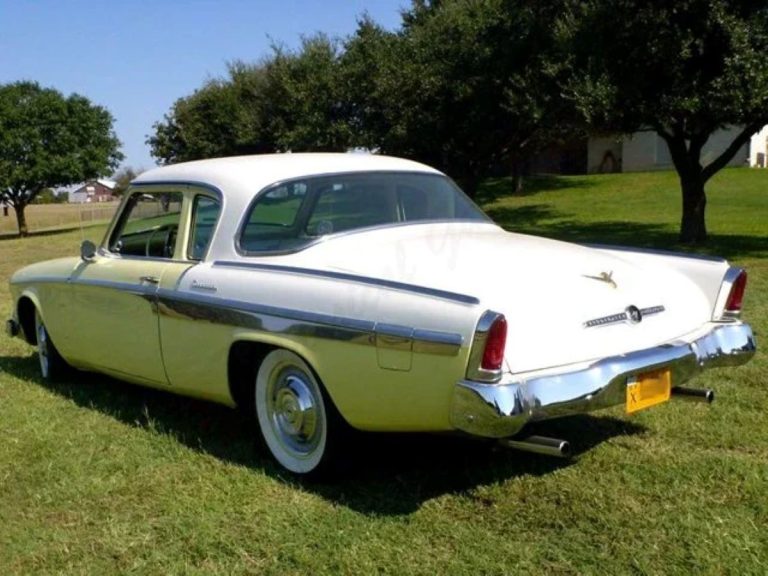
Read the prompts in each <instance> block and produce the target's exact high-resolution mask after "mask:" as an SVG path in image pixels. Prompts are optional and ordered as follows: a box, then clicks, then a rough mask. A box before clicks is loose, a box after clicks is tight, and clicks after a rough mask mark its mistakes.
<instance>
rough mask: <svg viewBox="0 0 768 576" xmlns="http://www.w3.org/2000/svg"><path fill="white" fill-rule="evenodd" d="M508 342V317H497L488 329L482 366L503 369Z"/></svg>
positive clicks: (488, 368)
mask: <svg viewBox="0 0 768 576" xmlns="http://www.w3.org/2000/svg"><path fill="white" fill-rule="evenodd" d="M506 344H507V319H506V318H504V316H499V317H498V318H496V320H495V321H494V323H493V324H491V328H490V330H488V337H487V339H486V341H485V350H484V351H483V361H482V362H481V363H480V367H481V368H482V369H483V370H501V365H502V363H503V362H504V347H505V346H506Z"/></svg>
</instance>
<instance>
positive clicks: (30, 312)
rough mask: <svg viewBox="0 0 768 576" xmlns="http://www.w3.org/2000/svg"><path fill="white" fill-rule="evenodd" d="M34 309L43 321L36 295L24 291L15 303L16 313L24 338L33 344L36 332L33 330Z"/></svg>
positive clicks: (35, 339) (35, 342)
mask: <svg viewBox="0 0 768 576" xmlns="http://www.w3.org/2000/svg"><path fill="white" fill-rule="evenodd" d="M35 310H38V311H39V312H40V316H42V317H43V321H45V316H44V315H43V310H42V308H41V306H40V302H39V301H38V299H37V296H36V295H35V294H34V293H31V292H25V293H24V294H22V295H21V296H20V297H19V301H18V304H17V305H16V314H17V317H18V319H19V325H20V326H21V330H22V332H23V333H24V340H26V341H27V342H28V343H29V344H32V345H33V346H34V345H36V344H37V334H36V332H35Z"/></svg>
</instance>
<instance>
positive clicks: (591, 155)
mask: <svg viewBox="0 0 768 576" xmlns="http://www.w3.org/2000/svg"><path fill="white" fill-rule="evenodd" d="M739 130H740V128H739V127H738V126H735V127H732V128H726V129H724V130H719V131H717V132H715V133H714V134H713V135H712V136H711V137H710V138H709V140H708V141H707V143H706V144H705V145H704V148H703V149H702V154H701V160H702V163H703V164H704V165H706V164H708V163H709V162H711V161H712V160H714V159H715V158H717V156H719V155H720V153H721V152H722V151H723V150H725V148H726V147H727V146H728V145H729V144H730V143H731V142H732V141H733V139H734V138H735V137H736V135H737V134H738V133H739ZM767 141H768V126H764V127H763V129H762V130H760V131H759V132H758V133H757V134H755V135H753V136H752V138H751V140H750V141H749V143H747V144H745V145H744V146H742V147H741V149H740V150H739V151H738V152H737V153H736V155H735V156H734V157H733V159H732V160H731V161H730V162H729V163H728V165H729V166H753V167H759V168H765V167H767V166H768V160H766V154H767V153H768V151H767V150H766V142H767ZM673 168H674V166H673V165H672V157H671V156H670V154H669V147H668V146H667V143H666V142H665V141H664V140H663V139H662V138H661V137H660V136H659V135H658V134H656V132H653V131H652V130H647V131H642V132H635V133H634V134H632V135H631V136H612V137H610V136H609V137H592V138H589V141H588V142H587V172H588V173H595V172H641V171H646V170H671V169H673Z"/></svg>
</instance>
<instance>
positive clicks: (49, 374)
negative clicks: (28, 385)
mask: <svg viewBox="0 0 768 576" xmlns="http://www.w3.org/2000/svg"><path fill="white" fill-rule="evenodd" d="M35 335H36V336H37V357H38V360H39V361H40V373H41V374H42V376H43V380H58V379H59V378H61V377H62V376H63V375H64V374H65V373H66V371H67V363H66V362H65V361H64V358H62V357H61V354H59V351H58V350H56V346H54V344H53V341H52V340H51V337H50V335H49V334H48V330H47V329H46V327H45V324H43V317H42V316H40V311H39V310H35Z"/></svg>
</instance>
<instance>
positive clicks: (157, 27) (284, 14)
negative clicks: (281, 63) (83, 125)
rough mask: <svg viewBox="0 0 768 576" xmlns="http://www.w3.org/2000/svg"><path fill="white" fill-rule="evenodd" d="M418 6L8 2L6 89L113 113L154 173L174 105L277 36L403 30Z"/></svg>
mask: <svg viewBox="0 0 768 576" xmlns="http://www.w3.org/2000/svg"><path fill="white" fill-rule="evenodd" d="M409 4H410V1H409V0H370V1H368V2H366V1H363V0H315V1H312V0H281V1H273V0H261V1H259V0H251V1H247V0H218V1H216V0H186V1H182V0H152V1H143V0H115V1H100V2H99V1H96V0H44V1H32V0H29V1H27V0H0V83H7V82H13V81H16V80H35V81H37V82H39V83H40V84H41V85H43V86H47V87H53V88H56V89H57V90H59V91H61V92H63V93H64V94H70V93H72V92H77V93H79V94H82V95H84V96H86V97H87V98H89V99H90V100H91V101H92V102H94V103H97V104H100V105H102V106H105V107H107V108H108V109H109V110H110V111H111V112H112V114H113V116H114V117H115V120H116V123H115V129H116V131H117V134H118V137H119V138H120V140H121V141H122V143H123V153H124V154H125V155H126V159H125V161H124V165H130V166H133V167H135V168H139V167H144V168H150V167H152V166H153V165H154V160H153V159H152V158H151V156H150V154H149V148H148V147H147V146H146V145H145V144H144V140H145V139H146V136H147V134H149V133H150V132H151V130H152V124H153V123H154V122H155V121H157V120H160V119H161V118H162V117H163V114H164V113H166V112H167V111H168V110H169V108H170V106H171V105H172V104H173V102H174V101H175V100H176V99H177V98H179V97H181V96H185V95H187V94H190V93H191V92H192V91H193V90H194V89H195V88H197V87H199V86H201V85H202V83H203V82H204V81H205V80H206V79H208V78H211V77H217V76H222V75H223V74H225V72H226V63H227V62H229V61H232V60H238V59H239V60H244V61H247V62H251V61H256V60H258V59H259V58H261V57H262V56H264V55H266V54H268V53H269V45H270V39H272V40H274V41H276V42H280V43H282V44H284V45H286V46H290V47H295V46H296V45H297V44H298V43H299V41H300V36H301V35H302V34H305V35H306V34H311V33H313V32H319V31H321V32H325V33H327V34H330V35H331V36H345V35H346V34H349V33H350V32H352V31H353V30H354V29H355V26H356V20H357V18H358V16H359V15H361V14H362V13H363V12H366V11H367V12H368V13H369V14H370V15H371V16H372V17H373V19H374V20H376V21H377V22H379V23H380V24H382V25H384V26H386V27H388V28H395V27H397V26H398V24H399V22H400V9H401V8H404V7H407V6H408V5H409Z"/></svg>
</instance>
